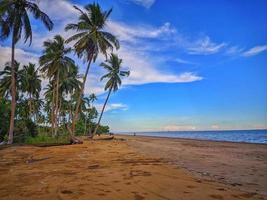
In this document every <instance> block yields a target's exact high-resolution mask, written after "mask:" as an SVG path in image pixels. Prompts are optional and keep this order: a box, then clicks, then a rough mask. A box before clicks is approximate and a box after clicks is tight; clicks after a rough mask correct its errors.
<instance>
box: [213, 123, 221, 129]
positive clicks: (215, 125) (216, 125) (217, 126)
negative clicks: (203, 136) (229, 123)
mask: <svg viewBox="0 0 267 200" xmlns="http://www.w3.org/2000/svg"><path fill="white" fill-rule="evenodd" d="M211 128H212V129H214V130H219V129H220V128H221V127H220V125H218V124H213V125H211Z"/></svg>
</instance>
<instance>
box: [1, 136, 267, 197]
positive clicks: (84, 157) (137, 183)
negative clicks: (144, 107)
mask: <svg viewBox="0 0 267 200" xmlns="http://www.w3.org/2000/svg"><path fill="white" fill-rule="evenodd" d="M142 140H143V142H145V143H146V144H141V143H142ZM149 140H151V139H146V138H139V137H138V138H137V137H135V138H133V139H132V138H127V140H126V141H121V140H110V141H85V142H84V144H81V145H68V146H57V147H33V146H12V147H8V148H2V149H1V150H0V199H5V200H6V199H16V200H19V199H22V200H24V199H25V200H26V199H27V200H28V199H51V200H52V199H86V200H87V199H114V200H115V199H116V200H117V199H134V200H142V199H179V200H187V199H188V200H194V199H195V200H216V199H227V200H228V199H229V200H231V199H239V200H240V199H263V197H261V196H259V195H256V194H255V193H251V192H244V191H240V190H239V189H238V188H235V187H233V186H229V185H225V184H221V183H217V182H216V181H213V180H205V179H203V178H201V177H196V176H195V175H193V174H191V173H190V172H188V171H187V170H186V169H183V168H181V167H179V165H177V163H176V162H172V161H171V159H169V158H167V157H165V156H163V154H162V155H160V152H161V151H162V150H161V146H160V147H157V149H156V150H155V149H154V151H157V152H159V154H155V155H152V154H150V153H149V152H148V151H144V152H142V153H141V152H140V151H142V148H143V149H145V148H147V147H145V146H147V143H149ZM154 140H155V141H154ZM156 140H157V139H153V140H151V141H152V142H151V144H155V145H156V143H157V141H156ZM134 143H135V144H134ZM138 144H140V148H139V147H138V146H139V145H138ZM136 145H137V146H136ZM156 146H157V145H156ZM194 146H195V144H193V143H191V141H189V142H188V144H187V146H185V147H186V148H194ZM152 148H154V147H152ZM170 148H171V147H170ZM157 152H156V153H157ZM265 161H266V160H265ZM265 163H266V162H265Z"/></svg>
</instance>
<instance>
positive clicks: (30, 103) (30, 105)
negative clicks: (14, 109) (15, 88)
mask: <svg viewBox="0 0 267 200" xmlns="http://www.w3.org/2000/svg"><path fill="white" fill-rule="evenodd" d="M29 107H30V114H29V117H30V118H31V115H32V94H31V93H30V99H29Z"/></svg>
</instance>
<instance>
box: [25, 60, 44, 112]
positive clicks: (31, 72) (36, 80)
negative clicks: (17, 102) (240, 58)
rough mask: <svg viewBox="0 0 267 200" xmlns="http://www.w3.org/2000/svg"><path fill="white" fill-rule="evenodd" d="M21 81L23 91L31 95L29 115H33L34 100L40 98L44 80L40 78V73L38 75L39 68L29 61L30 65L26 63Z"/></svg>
mask: <svg viewBox="0 0 267 200" xmlns="http://www.w3.org/2000/svg"><path fill="white" fill-rule="evenodd" d="M21 82H22V86H21V88H22V92H26V93H27V95H28V97H29V99H28V104H29V117H31V115H32V114H33V105H34V102H35V101H36V100H38V99H39V93H40V91H41V82H42V81H41V79H40V75H38V70H37V69H35V64H32V63H29V65H25V66H24V67H23V70H22V81H21ZM36 102H38V101H36Z"/></svg>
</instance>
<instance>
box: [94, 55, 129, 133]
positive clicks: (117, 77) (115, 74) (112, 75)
mask: <svg viewBox="0 0 267 200" xmlns="http://www.w3.org/2000/svg"><path fill="white" fill-rule="evenodd" d="M121 64H122V59H120V58H119V57H118V56H117V55H116V54H113V53H112V54H111V56H110V58H109V59H108V60H107V61H106V62H105V63H101V66H102V67H104V69H106V70H107V71H108V73H107V74H105V75H104V76H102V77H101V81H102V80H104V79H108V80H107V82H106V85H105V91H106V90H108V96H107V98H106V100H105V103H104V105H103V108H102V110H101V113H100V116H99V119H98V122H97V126H96V128H95V131H94V134H93V135H95V134H96V133H97V129H98V127H99V124H100V121H101V118H102V115H103V113H104V110H105V107H106V104H107V102H108V99H109V96H110V94H111V92H116V91H117V90H118V89H119V86H120V85H121V77H125V76H129V75H130V71H122V70H121Z"/></svg>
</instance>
